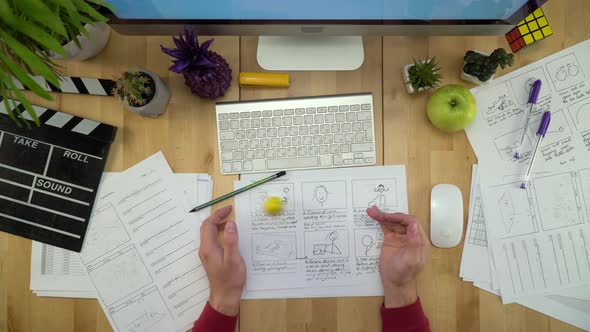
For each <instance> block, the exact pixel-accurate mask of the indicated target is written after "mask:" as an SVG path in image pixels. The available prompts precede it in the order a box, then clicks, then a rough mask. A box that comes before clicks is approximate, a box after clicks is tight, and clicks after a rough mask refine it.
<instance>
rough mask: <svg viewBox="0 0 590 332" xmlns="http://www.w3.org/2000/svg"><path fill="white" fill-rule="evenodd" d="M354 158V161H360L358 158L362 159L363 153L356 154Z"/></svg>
mask: <svg viewBox="0 0 590 332" xmlns="http://www.w3.org/2000/svg"><path fill="white" fill-rule="evenodd" d="M352 156H353V157H354V159H358V158H362V157H363V154H362V153H361V152H357V153H354V154H353V155H352Z"/></svg>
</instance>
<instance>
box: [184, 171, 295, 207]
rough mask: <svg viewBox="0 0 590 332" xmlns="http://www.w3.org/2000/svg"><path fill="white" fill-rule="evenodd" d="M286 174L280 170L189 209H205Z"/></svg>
mask: <svg viewBox="0 0 590 332" xmlns="http://www.w3.org/2000/svg"><path fill="white" fill-rule="evenodd" d="M285 174H286V172H285V171H281V172H278V173H277V174H273V175H271V176H269V177H267V178H264V179H262V180H258V181H256V182H254V183H252V184H249V185H247V186H245V187H243V188H240V189H238V190H236V191H232V192H231V193H229V194H225V195H223V196H221V197H217V198H216V199H214V200H212V201H210V202H207V203H205V204H201V205H199V206H197V207H196V208H194V209H192V210H190V211H189V213H193V212H197V211H199V210H202V209H204V208H206V207H209V206H211V205H213V204H217V203H219V202H221V201H224V200H226V199H228V198H231V197H234V196H235V195H237V194H241V193H243V192H244V191H247V190H250V189H252V188H255V187H258V186H259V185H261V184H265V183H267V182H269V181H272V180H274V179H278V178H280V177H281V176H283V175H285Z"/></svg>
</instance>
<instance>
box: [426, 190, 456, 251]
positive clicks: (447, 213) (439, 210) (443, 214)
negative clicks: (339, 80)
mask: <svg viewBox="0 0 590 332" xmlns="http://www.w3.org/2000/svg"><path fill="white" fill-rule="evenodd" d="M462 236H463V197H462V195H461V190H460V189H459V188H457V186H454V185H452V184H437V185H436V186H434V187H433V188H432V191H431V193H430V241H432V244H433V245H435V246H436V247H439V248H451V247H454V246H456V245H458V244H459V243H460V242H461V237H462Z"/></svg>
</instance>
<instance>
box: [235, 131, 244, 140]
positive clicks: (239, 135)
mask: <svg viewBox="0 0 590 332" xmlns="http://www.w3.org/2000/svg"><path fill="white" fill-rule="evenodd" d="M244 138H246V131H245V130H236V139H244Z"/></svg>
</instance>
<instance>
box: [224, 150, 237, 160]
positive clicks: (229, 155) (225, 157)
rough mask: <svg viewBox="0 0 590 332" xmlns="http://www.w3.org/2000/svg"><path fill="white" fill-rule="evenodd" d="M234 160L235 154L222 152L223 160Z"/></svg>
mask: <svg viewBox="0 0 590 332" xmlns="http://www.w3.org/2000/svg"><path fill="white" fill-rule="evenodd" d="M232 159H234V154H233V152H231V151H222V152H221V160H223V161H227V160H232Z"/></svg>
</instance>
